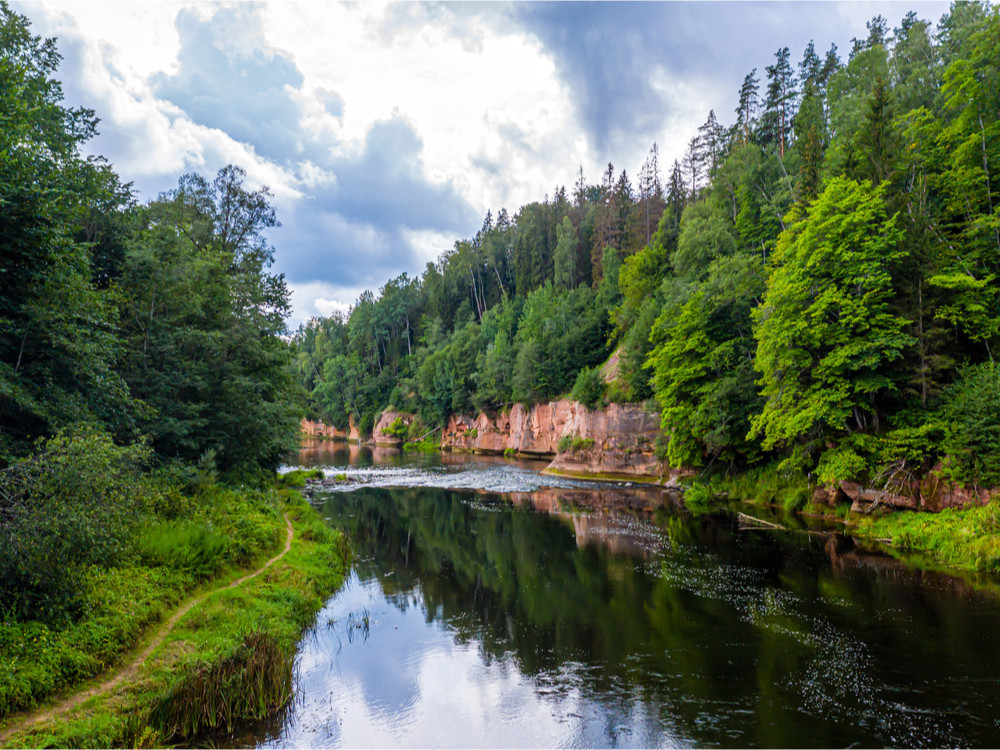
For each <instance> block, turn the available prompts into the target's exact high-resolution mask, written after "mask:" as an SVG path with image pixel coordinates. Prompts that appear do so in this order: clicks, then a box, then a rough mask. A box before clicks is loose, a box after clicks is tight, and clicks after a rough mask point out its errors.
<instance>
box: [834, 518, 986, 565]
mask: <svg viewBox="0 0 1000 750" xmlns="http://www.w3.org/2000/svg"><path fill="white" fill-rule="evenodd" d="M851 520H852V521H853V522H855V523H856V525H855V526H854V528H853V529H852V532H851V533H852V534H854V535H855V536H857V537H860V538H863V539H875V540H885V539H889V540H891V542H890V549H891V550H892V551H893V552H894V553H895V554H898V555H902V556H907V555H912V554H913V553H917V554H920V555H926V556H928V557H930V558H932V559H933V560H935V561H937V562H939V563H941V564H944V565H946V566H948V567H951V568H959V569H963V570H979V571H985V572H989V573H998V572H1000V501H997V500H994V501H993V502H991V503H990V504H989V505H986V506H983V507H981V508H969V509H967V510H955V509H949V510H943V511H941V512H940V513H919V512H913V511H901V512H897V513H890V514H888V515H885V516H880V517H877V518H876V517H870V516H863V515H859V514H852V515H851ZM918 562H919V561H918Z"/></svg>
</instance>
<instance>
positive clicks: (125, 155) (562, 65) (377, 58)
mask: <svg viewBox="0 0 1000 750" xmlns="http://www.w3.org/2000/svg"><path fill="white" fill-rule="evenodd" d="M14 7H15V9H17V10H18V11H19V12H21V13H23V14H25V15H27V16H28V18H29V19H31V21H32V22H33V24H34V30H35V32H36V33H39V34H42V35H45V36H56V37H58V38H59V42H60V45H59V46H60V50H61V52H62V54H63V56H64V61H63V66H62V68H61V70H60V78H61V80H62V81H63V85H64V91H65V94H66V99H67V100H68V102H69V103H71V104H74V105H76V104H82V105H85V106H88V107H91V108H93V109H95V110H96V111H97V114H98V116H99V117H100V118H101V120H102V122H101V125H100V131H101V135H100V136H99V137H98V138H96V139H95V140H94V141H93V142H92V143H91V144H90V145H89V147H90V149H91V150H92V151H93V152H95V153H100V154H103V155H105V156H106V157H108V158H109V159H110V160H111V161H112V162H113V163H114V164H115V166H116V168H117V170H118V172H119V174H120V175H121V176H122V178H123V179H125V180H127V181H133V182H134V183H135V186H136V187H137V188H138V190H139V191H140V195H141V197H142V198H143V199H150V198H153V197H155V196H156V195H157V194H158V193H159V192H161V191H163V190H167V189H169V188H171V187H173V186H174V185H175V184H176V182H177V178H178V177H179V176H180V175H182V174H184V173H185V172H189V171H196V172H200V173H202V174H206V175H211V174H213V173H214V172H215V171H216V170H217V169H219V168H220V167H222V166H224V165H225V164H228V163H236V164H240V165H241V166H243V167H244V168H246V169H247V172H248V175H249V178H250V180H251V181H253V182H254V183H256V184H266V185H268V186H269V187H270V188H271V190H272V192H273V193H274V196H275V205H276V208H277V210H278V215H279V219H280V220H281V222H282V227H281V228H280V229H278V230H275V231H274V233H273V235H272V240H273V243H274V245H275V248H276V263H275V268H276V270H278V271H280V272H283V273H284V274H285V275H286V278H287V280H288V282H289V286H290V287H291V288H292V290H293V307H294V315H293V319H292V321H291V322H292V325H293V326H294V325H296V324H298V323H299V322H302V321H304V320H306V319H308V317H309V316H311V315H315V314H329V313H330V312H332V311H333V310H336V309H346V307H347V306H348V305H349V304H350V303H351V302H353V301H354V300H355V299H356V298H357V295H358V294H359V293H360V292H361V291H363V290H364V289H366V288H369V289H372V290H373V291H377V290H378V288H379V287H380V286H381V284H382V283H384V281H386V280H387V279H388V278H390V277H392V276H396V275H397V274H399V273H400V272H402V271H406V272H408V273H411V274H417V273H420V272H421V270H422V269H423V267H424V265H425V264H426V263H427V262H428V261H431V260H434V259H435V258H436V257H437V256H438V255H439V254H440V253H441V252H442V251H443V250H446V249H447V248H449V247H451V245H452V244H453V243H454V241H455V240H456V239H460V238H462V237H468V236H470V235H471V234H473V233H474V232H475V231H476V229H478V227H479V226H480V225H481V223H482V219H483V216H484V215H485V212H486V210H487V209H491V210H493V211H494V212H496V211H497V210H498V209H499V208H501V207H503V206H505V207H507V208H508V210H510V211H511V212H512V213H513V212H514V211H516V209H517V208H518V207H519V206H521V205H522V204H524V203H527V202H529V201H532V200H539V199H541V198H543V197H544V196H545V195H546V194H551V193H552V191H553V190H554V189H555V188H556V187H557V186H559V185H567V186H571V185H572V184H573V183H574V182H575V180H576V175H577V171H578V169H579V168H580V167H581V166H582V167H583V170H584V173H585V175H586V176H587V178H588V180H589V181H591V182H597V181H598V180H599V176H600V173H601V171H602V169H603V167H604V166H605V165H606V164H607V163H608V162H609V161H611V162H613V163H614V165H615V167H616V170H620V169H622V168H625V169H627V170H628V171H629V173H630V174H633V175H634V174H635V172H637V171H638V168H639V166H640V165H641V164H642V161H643V160H644V158H645V156H646V154H647V152H648V150H649V147H650V146H651V144H652V143H653V142H654V141H655V142H656V143H657V144H658V146H659V149H660V154H661V164H662V169H664V171H665V170H666V167H667V166H668V165H669V163H670V162H671V161H672V160H673V159H674V158H680V156H681V155H682V154H683V151H684V148H685V145H686V144H687V142H688V140H689V139H690V138H691V137H692V136H693V135H694V133H695V130H696V128H697V126H698V125H700V124H701V123H702V122H704V120H705V118H706V116H707V115H708V111H709V110H710V109H714V110H715V111H716V114H717V116H718V117H719V119H720V121H721V122H722V123H723V124H729V123H730V122H731V121H732V119H733V115H732V110H733V108H734V107H735V104H736V92H737V91H738V89H739V86H740V83H741V82H742V80H743V77H744V76H745V75H746V74H747V73H748V72H749V71H750V70H751V69H752V68H757V70H758V75H759V76H760V77H761V78H762V79H763V78H764V75H763V72H764V68H765V66H767V65H768V64H770V63H771V62H772V61H773V56H774V52H775V51H776V50H777V49H778V48H780V47H783V46H788V47H789V48H790V50H791V54H792V58H793V59H794V60H796V61H797V60H799V59H801V55H802V51H803V49H804V48H805V46H806V44H807V43H808V42H809V41H810V40H815V44H816V48H817V50H818V51H819V52H820V53H821V54H822V53H824V52H825V51H826V50H827V49H828V48H829V46H830V44H831V43H836V44H837V45H838V47H839V49H840V51H841V53H842V56H845V57H846V54H847V52H848V51H849V49H850V40H851V38H852V37H864V36H866V35H867V31H866V29H865V21H866V20H868V19H870V18H871V17H873V16H874V15H876V14H879V13H881V14H882V15H883V16H885V17H886V18H887V19H888V21H889V25H890V28H892V27H893V26H896V25H898V24H899V22H900V20H901V18H902V17H903V15H904V14H905V13H906V12H907V11H908V10H911V9H912V10H915V11H916V12H917V13H918V15H919V16H921V17H922V18H926V19H928V20H932V21H937V20H938V19H939V18H940V16H941V15H942V13H944V12H946V11H947V9H948V5H947V3H943V2H920V3H899V2H844V3H827V2H809V3H793V2H781V3H779V2H773V3H757V2H738V3H730V2H709V3H471V4H466V3H396V4H393V3H388V4H375V3H363V4H353V3H347V4H338V3H328V2H313V3H293V2H259V3H252V2H239V3H206V2H197V3H193V2H156V3H154V2H134V3H125V2H121V1H116V2H90V1H80V0H75V1H73V2H47V1H46V2H23V3H15V4H14Z"/></svg>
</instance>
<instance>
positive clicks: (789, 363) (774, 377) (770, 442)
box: [752, 178, 912, 449]
mask: <svg viewBox="0 0 1000 750" xmlns="http://www.w3.org/2000/svg"><path fill="white" fill-rule="evenodd" d="M884 192H885V190H884V187H882V188H874V187H872V186H871V185H870V184H868V183H859V182H854V181H853V180H849V179H846V178H835V179H833V180H831V181H830V182H829V184H828V185H827V187H826V189H825V190H824V191H823V192H822V193H821V194H820V196H819V197H818V198H817V199H816V201H815V202H814V203H813V204H812V205H811V206H810V208H809V210H808V213H807V215H806V216H805V218H804V219H803V220H802V221H801V222H799V223H798V224H796V225H795V226H793V227H791V228H789V229H788V230H786V231H785V232H784V233H783V234H782V236H781V239H780V240H779V243H778V249H777V251H776V253H775V259H774V261H775V265H776V267H775V269H774V271H773V273H772V274H771V276H770V278H769V279H768V281H767V291H766V293H765V296H764V301H763V303H762V304H761V306H760V307H759V308H757V310H755V311H754V320H755V324H756V329H755V336H756V338H757V342H758V347H757V356H756V362H755V366H756V369H757V371H758V372H759V373H760V375H761V377H760V380H759V383H760V386H761V389H762V393H763V396H764V398H765V403H764V407H763V409H762V411H761V412H760V414H758V415H756V416H755V417H754V419H753V420H752V434H754V435H757V436H760V437H761V438H762V443H763V446H764V448H765V449H770V448H773V447H775V446H777V445H780V444H788V445H804V446H806V447H811V448H818V447H820V446H822V445H823V444H824V442H825V440H827V439H829V438H831V437H835V436H840V435H844V434H845V433H848V432H856V431H862V432H869V431H877V430H878V429H879V426H880V420H881V418H882V416H883V415H884V413H885V410H886V407H887V403H888V399H889V398H890V397H891V396H892V394H893V393H895V392H896V390H897V389H898V384H897V383H896V382H894V381H893V380H892V379H891V378H890V377H889V376H888V375H887V367H888V365H890V364H891V363H893V362H895V361H896V360H898V359H900V358H901V357H902V356H903V354H904V351H905V350H906V348H907V347H908V346H909V345H910V343H911V342H912V339H911V337H910V336H908V335H907V334H906V333H904V330H905V329H906V323H907V322H906V321H905V320H903V319H901V318H900V317H898V316H896V315H893V314H892V313H891V312H890V309H889V303H890V301H891V296H892V279H891V276H890V269H891V268H892V267H893V266H894V265H896V264H897V263H898V262H899V261H900V259H901V258H902V257H903V255H904V254H905V251H904V250H903V249H902V248H901V247H900V243H901V239H902V232H901V231H900V230H899V229H898V228H897V226H896V223H897V222H896V217H887V216H886V212H885V205H884Z"/></svg>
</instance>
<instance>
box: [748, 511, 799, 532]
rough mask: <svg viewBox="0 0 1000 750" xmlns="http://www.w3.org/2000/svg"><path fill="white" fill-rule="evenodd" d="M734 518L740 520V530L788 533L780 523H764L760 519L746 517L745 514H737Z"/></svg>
mask: <svg viewBox="0 0 1000 750" xmlns="http://www.w3.org/2000/svg"><path fill="white" fill-rule="evenodd" d="M736 516H737V517H738V518H739V519H740V528H741V529H746V528H750V529H779V530H781V531H788V529H786V528H785V527H784V526H782V525H781V524H780V523H771V522H770V521H765V520H763V519H762V518H754V517H753V516H748V515H747V514H746V513H737V514H736Z"/></svg>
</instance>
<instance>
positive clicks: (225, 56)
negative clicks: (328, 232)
mask: <svg viewBox="0 0 1000 750" xmlns="http://www.w3.org/2000/svg"><path fill="white" fill-rule="evenodd" d="M258 10H259V9H258V8H257V6H254V5H249V4H246V5H236V6H231V7H220V8H217V9H216V10H215V12H214V13H213V14H212V15H211V17H209V18H203V17H202V16H201V15H199V14H198V13H197V12H195V11H193V10H188V9H181V10H180V11H179V12H178V14H177V20H176V28H177V32H178V34H179V36H180V40H181V48H180V52H179V54H178V56H177V62H178V69H177V71H176V72H174V73H171V74H165V73H160V74H157V75H155V76H153V78H152V80H151V84H152V89H153V92H154V93H155V95H156V96H157V97H159V98H161V99H164V100H166V101H169V102H171V103H172V104H174V105H176V106H177V107H178V108H179V109H181V110H182V111H183V112H184V113H185V114H186V115H187V116H188V117H189V118H190V119H191V120H192V121H193V122H195V123H198V124H199V125H204V126H206V127H210V128H216V129H218V130H221V131H223V132H225V133H226V134H228V135H229V136H230V137H231V138H233V139H234V140H237V141H242V142H245V143H249V144H250V145H252V146H253V147H254V149H255V150H256V151H257V153H259V154H262V155H263V156H265V157H268V158H273V159H277V160H279V161H288V160H290V159H294V158H296V157H298V156H300V155H301V154H302V152H303V151H304V150H305V138H304V136H303V133H302V130H301V127H300V122H301V119H302V111H301V109H300V107H299V104H298V102H297V101H296V100H295V99H294V98H293V97H292V95H291V92H292V91H294V90H297V89H299V88H300V87H301V86H302V82H303V78H302V74H301V73H300V72H299V70H298V68H297V67H296V66H295V63H294V62H293V61H292V59H291V58H290V57H289V56H288V55H286V54H285V53H283V52H281V51H279V50H276V49H274V48H272V47H270V46H269V45H268V44H267V42H266V40H265V38H264V33H263V29H262V27H261V19H260V15H259V12H258ZM342 110H343V105H342V103H341V111H342Z"/></svg>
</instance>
